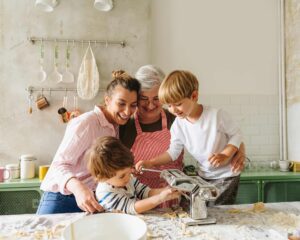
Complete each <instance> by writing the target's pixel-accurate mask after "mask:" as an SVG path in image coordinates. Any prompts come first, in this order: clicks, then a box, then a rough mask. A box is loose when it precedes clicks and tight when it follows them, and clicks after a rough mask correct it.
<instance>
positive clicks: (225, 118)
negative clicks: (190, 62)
mask: <svg viewBox="0 0 300 240" xmlns="http://www.w3.org/2000/svg"><path fill="white" fill-rule="evenodd" d="M158 94H159V100H160V102H161V103H162V104H168V109H169V111H170V112H171V113H173V114H174V115H175V116H176V119H175V121H174V123H173V125H172V127H171V143H170V146H169V149H168V150H167V151H166V152H165V153H163V154H161V155H159V156H158V157H156V158H153V159H151V160H148V161H140V162H138V163H137V164H136V169H137V170H138V171H141V170H142V167H145V168H151V167H156V166H160V165H163V164H166V163H169V162H171V161H172V160H175V159H177V157H178V156H179V154H180V153H181V151H182V150H183V148H186V150H187V151H188V152H189V153H190V154H191V155H192V156H193V157H194V158H195V159H196V160H197V162H198V166H199V172H198V174H199V175H200V177H202V178H204V179H205V180H206V181H208V182H210V183H213V184H215V185H216V186H217V187H218V188H220V192H221V194H220V195H219V197H218V198H217V200H216V204H233V203H234V201H235V197H236V194H237V190H238V184H239V175H240V172H232V171H231V165H230V161H231V158H232V157H233V155H234V154H235V153H236V152H237V150H238V148H239V146H240V144H241V141H242V134H241V131H240V130H239V128H238V127H237V126H236V125H235V124H234V122H233V121H232V119H231V118H230V116H229V115H228V114H227V113H226V112H224V111H223V110H220V109H215V108H211V107H208V106H203V105H202V104H199V103H198V80H197V78H196V77H195V76H194V75H193V74H192V73H190V72H188V71H178V70H177V71H173V72H171V73H170V74H169V75H168V76H167V77H166V78H165V79H164V81H163V82H162V84H161V86H160V88H159V93H158Z"/></svg>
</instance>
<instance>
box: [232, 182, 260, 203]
mask: <svg viewBox="0 0 300 240" xmlns="http://www.w3.org/2000/svg"><path fill="white" fill-rule="evenodd" d="M259 201H261V183H260V181H240V185H239V190H238V194H237V197H236V201H235V203H237V204H243V203H255V202H259Z"/></svg>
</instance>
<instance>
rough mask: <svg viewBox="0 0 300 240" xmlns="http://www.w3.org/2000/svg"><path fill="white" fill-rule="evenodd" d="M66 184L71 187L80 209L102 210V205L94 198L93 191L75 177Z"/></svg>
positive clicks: (89, 210) (91, 211) (90, 211)
mask: <svg viewBox="0 0 300 240" xmlns="http://www.w3.org/2000/svg"><path fill="white" fill-rule="evenodd" d="M67 184H68V186H69V187H70V188H71V189H70V190H73V191H72V192H73V194H74V196H75V199H76V203H77V205H78V207H79V208H80V209H81V210H82V211H85V212H89V213H94V212H102V211H103V208H102V206H101V205H100V204H99V203H98V202H97V201H96V199H95V196H94V192H93V191H91V190H90V189H89V188H88V187H87V186H86V185H84V184H83V183H82V182H80V181H79V180H77V179H76V178H72V179H71V180H70V181H69V182H68V183H67Z"/></svg>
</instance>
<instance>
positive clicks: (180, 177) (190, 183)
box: [160, 169, 219, 224]
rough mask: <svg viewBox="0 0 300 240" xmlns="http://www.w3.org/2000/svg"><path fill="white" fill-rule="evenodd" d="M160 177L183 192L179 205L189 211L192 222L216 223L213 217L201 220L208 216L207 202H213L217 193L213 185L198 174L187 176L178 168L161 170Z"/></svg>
mask: <svg viewBox="0 0 300 240" xmlns="http://www.w3.org/2000/svg"><path fill="white" fill-rule="evenodd" d="M160 177H161V178H163V179H164V180H165V181H166V182H167V183H168V184H169V186H171V187H172V188H175V189H177V190H178V191H181V192H183V193H184V194H183V196H184V197H182V199H181V202H180V205H181V206H182V208H183V209H184V210H186V211H187V212H188V213H189V215H190V217H191V218H192V219H193V221H192V222H193V224H208V223H210V224H213V223H216V219H215V218H209V219H208V220H207V221H203V219H207V217H208V214H207V202H211V203H213V202H214V201H215V200H216V198H217V196H218V195H219V190H218V189H217V188H216V187H215V186H214V185H212V184H209V183H208V182H206V181H204V180H203V179H202V178H200V177H199V176H187V175H185V174H184V173H183V172H182V171H180V170H178V169H166V170H162V171H161V174H160ZM197 220H200V221H197Z"/></svg>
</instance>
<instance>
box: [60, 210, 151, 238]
mask: <svg viewBox="0 0 300 240" xmlns="http://www.w3.org/2000/svg"><path fill="white" fill-rule="evenodd" d="M146 238H147V225H146V223H145V222H144V221H143V220H142V219H140V218H138V217H136V216H132V215H128V214H122V213H99V214H94V215H89V216H86V217H84V218H81V219H79V220H77V221H75V222H74V223H72V224H71V225H69V226H68V227H67V228H66V229H65V230H64V232H63V239H64V240H78V239H84V240H96V239H106V240H109V239H114V240H115V239H122V240H137V239H138V240H144V239H145V240H146Z"/></svg>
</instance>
